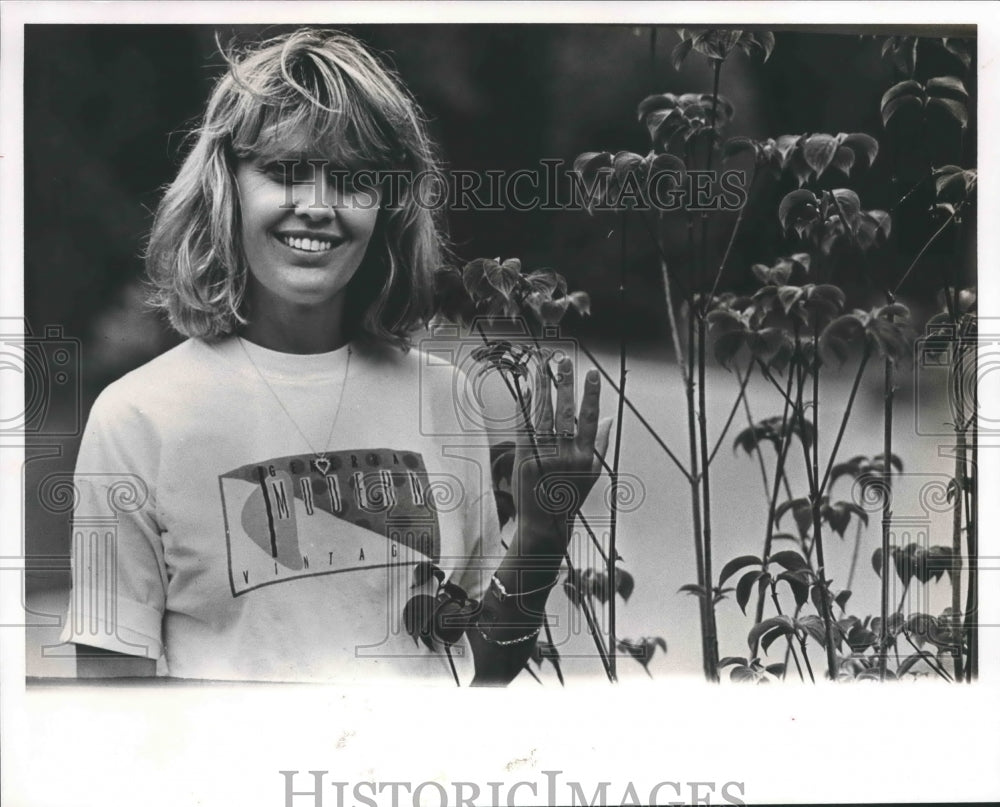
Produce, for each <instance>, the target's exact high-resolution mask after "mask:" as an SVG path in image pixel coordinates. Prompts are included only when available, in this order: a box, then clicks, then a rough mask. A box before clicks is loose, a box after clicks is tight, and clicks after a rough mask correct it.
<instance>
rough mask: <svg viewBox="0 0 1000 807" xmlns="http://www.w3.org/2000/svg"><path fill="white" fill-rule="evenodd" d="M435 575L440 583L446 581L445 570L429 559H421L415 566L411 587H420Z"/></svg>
mask: <svg viewBox="0 0 1000 807" xmlns="http://www.w3.org/2000/svg"><path fill="white" fill-rule="evenodd" d="M434 577H436V578H437V581H438V584H439V585H440V584H441V583H443V582H444V577H445V575H444V571H443V570H442V569H440V568H438V567H437V566H436V565H435V564H433V563H431V562H430V561H429V560H424V561H421V562H420V563H418V564H417V565H416V566H414V567H413V583H412V584H411V585H410V588H411V589H412V588H420V587H421V586H423V585H424V584H425V583H427V582H428V581H429V580H431V578H434Z"/></svg>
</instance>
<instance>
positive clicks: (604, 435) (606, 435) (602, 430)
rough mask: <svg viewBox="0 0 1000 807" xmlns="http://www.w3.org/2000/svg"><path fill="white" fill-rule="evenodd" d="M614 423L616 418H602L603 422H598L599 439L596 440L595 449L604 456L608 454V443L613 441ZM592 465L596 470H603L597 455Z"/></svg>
mask: <svg viewBox="0 0 1000 807" xmlns="http://www.w3.org/2000/svg"><path fill="white" fill-rule="evenodd" d="M612 423H614V418H602V419H601V422H600V423H598V424H597V439H596V440H595V441H594V451H596V452H597V453H598V454H600V455H601V456H602V457H606V456H608V443H610V442H611V424H612ZM592 467H593V469H594V471H600V470H601V467H602V466H601V461H600V459H598V458H597V457H596V456H595V457H594V464H593V466H592Z"/></svg>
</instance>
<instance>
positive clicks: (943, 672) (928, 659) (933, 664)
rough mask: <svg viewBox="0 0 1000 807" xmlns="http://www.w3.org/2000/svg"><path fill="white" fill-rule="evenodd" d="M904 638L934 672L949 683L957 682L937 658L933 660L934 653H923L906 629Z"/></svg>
mask: <svg viewBox="0 0 1000 807" xmlns="http://www.w3.org/2000/svg"><path fill="white" fill-rule="evenodd" d="M903 638H904V639H906V641H907V642H908V643H909V645H910V647H912V648H913V649H914V650H916V651H917V652H918V653H920V658H921V659H923V661H925V662H926V663H927V666H928V667H930V668H931V669H932V670H934V672H936V673H937V674H938V675H939V676H941V677H942V678H943V679H944V680H945V681H947V682H949V683H952V684H953V683H955V681H954V679H953V678H952V677H951V676H950V675H948V672H947V670H945V669H944V667H942V666H941V665H940V664H939V663H938V662H937V660H936V659H935V660H934V661H932V660H931V659H933V658H934V657H933V656H932V655H930V653H928V654H927V655H924V654H923V652H922V651H921V650H920V648H919V647H917V646H916V645H915V644H914V643H913V640H912V639H911V638H910V634H909V633H907V632H906V631H905V630H904V631H903Z"/></svg>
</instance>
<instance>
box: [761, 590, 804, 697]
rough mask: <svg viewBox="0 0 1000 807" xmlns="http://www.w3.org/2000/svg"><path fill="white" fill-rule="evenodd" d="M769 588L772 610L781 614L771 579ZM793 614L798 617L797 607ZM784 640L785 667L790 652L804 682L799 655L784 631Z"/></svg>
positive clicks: (790, 637)
mask: <svg viewBox="0 0 1000 807" xmlns="http://www.w3.org/2000/svg"><path fill="white" fill-rule="evenodd" d="M770 589H771V602H773V603H774V610H775V611H777V612H778V614H779V615H782V614H783V612H782V610H781V603H780V602H779V600H778V592H777V591H776V590H775V584H774V582H773V581H772V582H771V586H770ZM795 616H796V617H798V609H796V612H795ZM785 640H786V641H787V643H788V648H787V652H786V653H785V667H786V669H787V667H788V653H791V654H792V658H793V659H794V660H795V669H797V670H798V671H799V678H800V679H801V680H802V681H803V682H804V681H805V678H804V677H803V676H802V667H801V666H800V665H799V655H798V653H796V652H795V645H794V644H792V635H791V634H790V633H786V634H785ZM756 653H757V650H756V648H755V649H754V655H756ZM809 676H810V677H812V671H810V672H809ZM813 683H814V684H815V683H816V681H815V680H813Z"/></svg>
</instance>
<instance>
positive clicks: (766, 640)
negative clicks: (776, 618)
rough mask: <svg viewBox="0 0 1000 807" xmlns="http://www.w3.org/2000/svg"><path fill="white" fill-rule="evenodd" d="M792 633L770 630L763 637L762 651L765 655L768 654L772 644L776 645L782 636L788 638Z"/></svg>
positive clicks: (789, 631)
mask: <svg viewBox="0 0 1000 807" xmlns="http://www.w3.org/2000/svg"><path fill="white" fill-rule="evenodd" d="M791 632H792V630H791V629H788V630H785V629H783V628H775V629H774V630H769V631H768V632H767V633H765V634H764V635H763V636H762V637H761V640H760V647H761V649H762V650H763V651H764V652H765V653H767V651H768V650H769V649H770V648H771V645H772V644H774V643H775V642H776V641H777V640H778V639H780V638H781V637H782V636H787V635H788V634H789V633H791Z"/></svg>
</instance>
